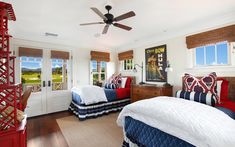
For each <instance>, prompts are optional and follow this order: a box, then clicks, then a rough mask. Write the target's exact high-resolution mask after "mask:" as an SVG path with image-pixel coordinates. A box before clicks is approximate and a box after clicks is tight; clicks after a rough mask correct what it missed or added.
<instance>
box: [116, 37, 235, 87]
mask: <svg viewBox="0 0 235 147" xmlns="http://www.w3.org/2000/svg"><path fill="white" fill-rule="evenodd" d="M185 37H186V36H179V37H175V38H172V39H167V40H164V41H159V42H156V43H154V40H145V41H142V42H141V44H140V45H139V46H138V47H134V48H133V47H131V46H128V47H127V50H129V49H130V48H131V49H133V50H134V62H135V63H137V64H141V62H144V65H145V49H146V48H149V47H154V46H160V45H163V44H166V45H167V60H169V61H170V64H171V67H172V68H173V72H170V73H169V74H168V82H169V83H170V84H172V85H173V86H174V92H175V91H176V90H179V89H181V86H182V76H183V75H184V73H185V72H187V73H191V74H193V75H196V76H203V75H205V74H208V73H210V72H213V71H215V72H216V73H217V75H218V76H235V62H234V60H235V47H234V46H235V43H234V45H233V46H231V52H230V54H231V65H230V66H224V67H221V66H217V67H207V68H195V67H193V57H194V51H193V50H192V49H191V50H189V49H187V47H186V40H185ZM149 42H152V43H149ZM146 44H147V45H146ZM122 51H123V50H122ZM122 51H120V52H122ZM117 65H119V64H117ZM137 69H138V72H137V73H133V72H123V71H121V73H122V74H123V75H134V76H136V81H137V83H138V82H140V80H141V70H140V69H139V68H137ZM144 81H145V72H144ZM155 84H163V83H155Z"/></svg>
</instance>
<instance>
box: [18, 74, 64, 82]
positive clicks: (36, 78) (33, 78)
mask: <svg viewBox="0 0 235 147" xmlns="http://www.w3.org/2000/svg"><path fill="white" fill-rule="evenodd" d="M52 82H53V83H57V82H62V76H61V75H60V74H53V75H52ZM22 83H30V84H39V83H41V78H40V73H22Z"/></svg>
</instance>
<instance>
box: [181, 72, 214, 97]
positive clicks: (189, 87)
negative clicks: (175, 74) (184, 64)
mask: <svg viewBox="0 0 235 147" xmlns="http://www.w3.org/2000/svg"><path fill="white" fill-rule="evenodd" d="M216 82H217V76H216V73H215V72H212V73H210V74H209V75H207V76H204V77H202V78H200V79H198V78H196V77H194V76H192V75H190V74H185V76H184V78H183V83H184V90H185V91H188V92H192V91H194V92H203V93H212V94H214V95H215V96H216V97H217V99H218V96H217V91H216V84H217V83H216Z"/></svg>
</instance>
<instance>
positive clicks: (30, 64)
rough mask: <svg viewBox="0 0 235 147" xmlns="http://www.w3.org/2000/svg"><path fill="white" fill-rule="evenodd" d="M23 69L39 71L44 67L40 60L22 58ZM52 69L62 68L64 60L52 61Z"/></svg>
mask: <svg viewBox="0 0 235 147" xmlns="http://www.w3.org/2000/svg"><path fill="white" fill-rule="evenodd" d="M21 61H22V62H21V67H22V68H28V69H38V68H41V67H42V60H41V59H39V58H27V57H22V58H21ZM52 62H53V63H52V67H53V68H58V67H62V60H55V59H53V60H52Z"/></svg>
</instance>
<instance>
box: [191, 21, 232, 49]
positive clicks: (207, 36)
mask: <svg viewBox="0 0 235 147" xmlns="http://www.w3.org/2000/svg"><path fill="white" fill-rule="evenodd" d="M222 41H228V42H233V41H235V25H231V26H227V27H223V28H219V29H215V30H211V31H207V32H203V33H199V34H195V35H191V36H187V37H186V43H187V48H188V49H191V48H195V47H199V46H204V45H208V44H215V43H218V42H222Z"/></svg>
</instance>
